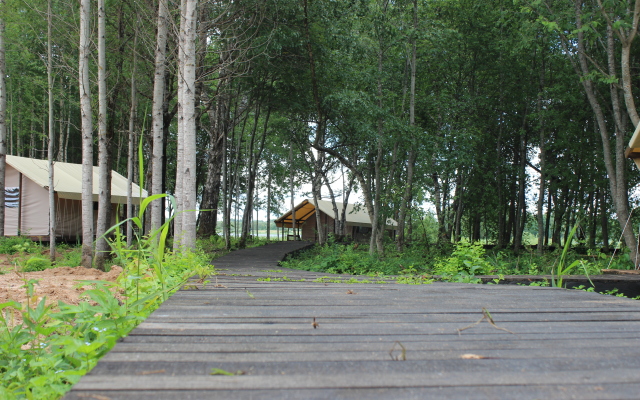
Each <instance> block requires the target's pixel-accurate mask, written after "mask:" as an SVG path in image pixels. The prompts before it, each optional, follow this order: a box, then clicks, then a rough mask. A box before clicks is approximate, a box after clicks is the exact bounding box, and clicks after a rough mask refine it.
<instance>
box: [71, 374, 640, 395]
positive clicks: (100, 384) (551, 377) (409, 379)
mask: <svg viewBox="0 0 640 400" xmlns="http://www.w3.org/2000/svg"><path fill="white" fill-rule="evenodd" d="M487 372H490V371H481V372H477V373H473V372H451V373H416V372H414V373H407V374H385V375H377V374H368V373H366V372H364V373H350V374H339V375H320V374H317V375H313V376H308V375H305V378H304V379H301V376H299V375H271V376H264V375H263V376H251V375H240V376H190V377H188V379H185V377H184V376H162V377H160V378H158V377H155V376H152V375H142V376H96V375H87V376H85V377H84V378H83V379H82V380H80V382H78V384H76V386H75V389H76V390H89V389H92V390H113V389H114V388H118V389H119V390H140V389H145V390H200V389H213V390H220V389H229V390H234V389H281V388H288V389H323V388H379V387H387V388H394V387H395V388H401V387H429V386H437V387H443V386H452V387H455V386H479V385H482V386H485V385H526V384H529V383H531V382H544V383H545V384H546V385H562V384H589V385H601V384H623V383H637V382H638V376H640V375H639V374H640V370H638V369H613V370H598V371H588V370H585V371H552V372H528V371H516V372H511V371H505V372H502V373H500V374H492V373H487Z"/></svg>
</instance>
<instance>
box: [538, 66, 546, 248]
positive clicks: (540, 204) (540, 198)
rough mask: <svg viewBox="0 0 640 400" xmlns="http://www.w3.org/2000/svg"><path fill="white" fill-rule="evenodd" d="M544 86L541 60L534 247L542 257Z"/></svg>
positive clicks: (544, 180) (544, 154)
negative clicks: (538, 163)
mask: <svg viewBox="0 0 640 400" xmlns="http://www.w3.org/2000/svg"><path fill="white" fill-rule="evenodd" d="M544 88H545V62H544V59H543V60H542V65H541V67H540V80H539V89H538V101H537V104H536V108H537V111H538V118H539V127H538V129H539V143H538V148H539V149H540V155H539V156H538V158H539V159H540V184H539V185H538V203H537V207H536V212H537V221H538V246H537V248H536V253H537V254H538V256H539V257H542V254H543V250H544V235H543V232H544V210H543V208H544V192H545V189H546V188H545V184H546V179H545V178H546V177H545V169H546V163H545V156H546V152H545V118H544V116H543V114H542V110H543V108H542V96H543V92H544Z"/></svg>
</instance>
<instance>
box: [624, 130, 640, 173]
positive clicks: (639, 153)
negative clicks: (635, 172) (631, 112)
mask: <svg viewBox="0 0 640 400" xmlns="http://www.w3.org/2000/svg"><path fill="white" fill-rule="evenodd" d="M625 156H627V158H631V159H632V160H633V162H635V163H636V166H637V167H638V168H639V169H640V124H638V126H637V127H636V130H635V132H634V133H633V136H631V140H629V147H628V148H627V151H626V152H625Z"/></svg>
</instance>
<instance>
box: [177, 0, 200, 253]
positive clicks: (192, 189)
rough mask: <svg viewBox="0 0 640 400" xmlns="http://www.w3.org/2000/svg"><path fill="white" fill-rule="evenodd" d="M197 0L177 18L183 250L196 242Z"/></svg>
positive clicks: (179, 226) (189, 1) (185, 2)
mask: <svg viewBox="0 0 640 400" xmlns="http://www.w3.org/2000/svg"><path fill="white" fill-rule="evenodd" d="M197 6H198V2H197V0H182V7H181V10H182V16H181V18H180V50H181V51H180V59H179V64H180V72H181V73H180V82H181V85H180V86H181V88H180V89H179V91H178V94H179V95H180V97H181V98H180V99H179V100H178V101H179V103H180V106H181V107H180V108H181V115H180V116H179V120H180V123H179V125H178V129H179V133H178V141H179V142H181V145H182V156H181V159H180V160H179V162H178V168H177V176H176V185H178V182H180V184H181V186H182V188H181V197H182V198H181V201H179V204H180V206H181V208H180V209H179V210H178V211H179V212H180V211H182V215H181V216H180V217H181V218H178V221H180V222H179V224H177V229H178V230H177V231H176V235H175V236H176V239H179V246H180V247H182V248H184V249H194V248H195V244H196V219H197V218H196V212H195V210H196V157H195V156H196V109H195V94H196V92H195V89H196V88H195V83H196V20H197V18H196V15H197Z"/></svg>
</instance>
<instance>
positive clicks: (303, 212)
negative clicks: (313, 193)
mask: <svg viewBox="0 0 640 400" xmlns="http://www.w3.org/2000/svg"><path fill="white" fill-rule="evenodd" d="M315 203H316V202H315V201H314V200H313V199H309V200H303V201H302V202H301V203H300V204H298V205H297V206H296V207H295V210H296V227H298V226H299V225H302V224H303V223H304V222H306V221H307V219H309V217H311V216H312V215H314V213H315V210H316V204H315ZM317 203H318V204H317V207H318V209H319V210H320V212H323V213H325V214H327V215H328V216H330V217H332V218H333V215H334V213H333V206H332V204H331V202H330V201H325V200H318V202H317ZM336 206H337V207H338V212H342V207H343V204H342V203H338V202H336ZM291 214H292V212H291V211H288V212H287V213H285V214H284V215H283V216H281V217H280V218H278V219H276V220H275V223H276V226H277V227H285V228H291V227H292V218H291ZM346 223H347V224H348V225H351V226H363V227H371V220H370V219H369V214H367V211H366V209H365V207H364V206H357V205H354V204H347V212H346ZM397 226H398V223H397V222H396V221H394V220H392V219H387V226H386V228H387V229H394V228H396V227H397Z"/></svg>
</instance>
